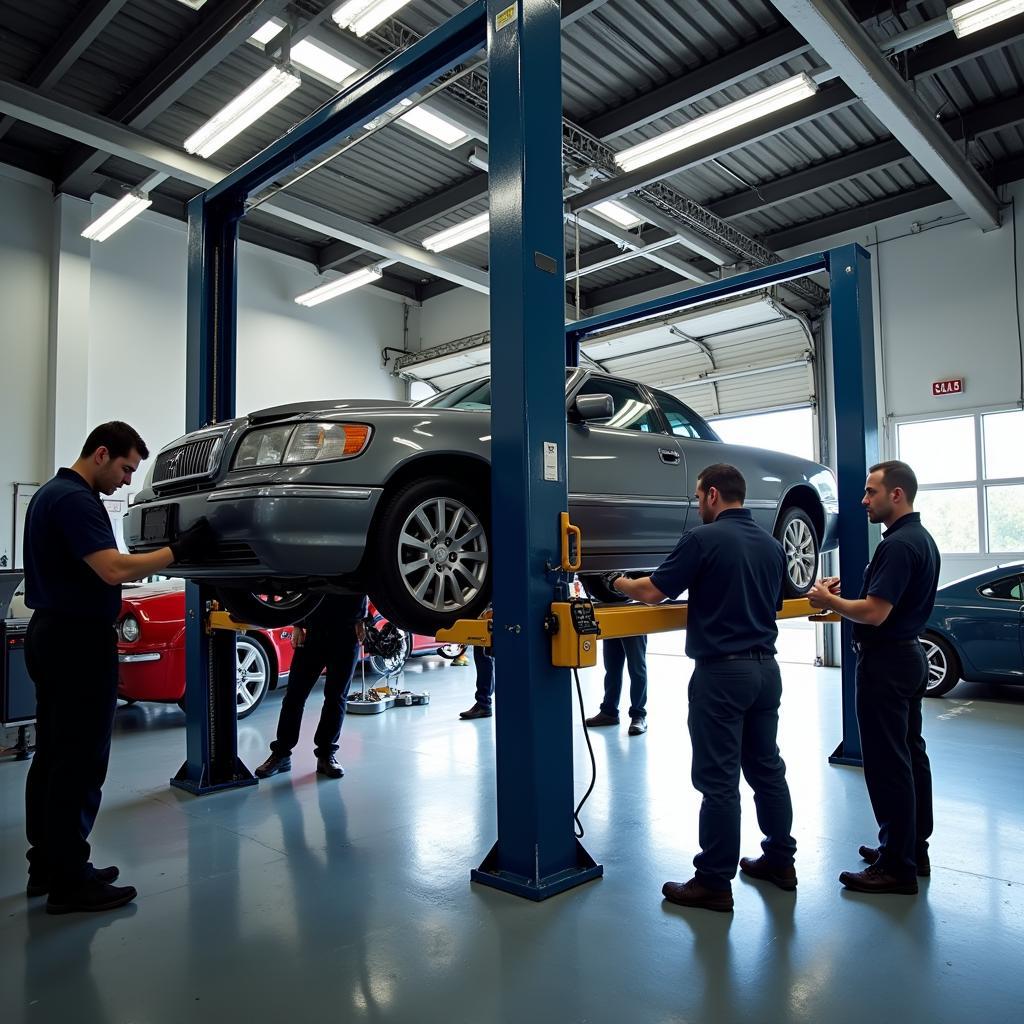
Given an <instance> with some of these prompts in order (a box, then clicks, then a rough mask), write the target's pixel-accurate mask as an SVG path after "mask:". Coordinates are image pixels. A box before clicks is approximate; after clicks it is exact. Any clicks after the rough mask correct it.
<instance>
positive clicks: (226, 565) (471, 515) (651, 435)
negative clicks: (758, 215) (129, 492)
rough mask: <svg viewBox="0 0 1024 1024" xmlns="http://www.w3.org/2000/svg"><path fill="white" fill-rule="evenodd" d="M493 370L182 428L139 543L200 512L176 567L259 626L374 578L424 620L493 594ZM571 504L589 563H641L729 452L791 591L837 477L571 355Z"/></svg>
mask: <svg viewBox="0 0 1024 1024" xmlns="http://www.w3.org/2000/svg"><path fill="white" fill-rule="evenodd" d="M490 398H491V387H490V380H489V379H488V378H484V379H480V380H475V381H471V382H469V383H466V384H461V385H458V386H457V387H454V388H451V389H449V390H448V391H444V392H442V393H440V394H438V395H434V396H433V397H431V398H428V399H426V400H424V401H421V402H416V403H409V402H396V401H383V400H351V401H349V400H340V401H310V402H301V403H296V404H293V405H286V406H280V407H277V408H272V409H264V410H261V411H259V412H254V413H251V414H250V415H248V416H242V417H239V418H237V419H233V420H230V421H227V422H224V423H218V424H215V425H212V426H209V427H206V428H203V429H202V430H198V431H195V432H193V433H191V434H187V435H185V436H184V437H182V438H179V439H178V440H177V441H174V442H173V443H172V444H170V445H168V446H167V447H166V448H164V449H163V450H162V451H161V452H160V453H159V454H158V455H157V457H156V459H155V460H154V462H153V465H152V468H151V470H150V473H149V476H148V478H147V480H146V483H145V486H144V489H143V490H142V491H141V492H140V493H139V494H138V495H137V497H136V499H135V503H134V504H133V506H132V508H131V509H130V510H129V512H128V515H127V516H126V519H125V530H124V533H125V539H126V541H127V543H128V545H129V547H130V549H131V550H132V551H145V550H147V549H151V548H154V547H158V546H160V545H162V544H164V543H166V542H167V541H168V540H169V539H173V537H174V536H176V534H177V532H178V531H180V530H182V529H185V528H187V527H188V526H190V525H191V524H192V523H194V522H195V521H196V520H197V519H199V518H200V517H201V516H206V517H207V518H208V519H209V520H210V522H211V523H212V524H213V527H214V529H215V531H216V533H217V536H218V539H219V541H218V547H217V552H216V554H215V556H214V558H213V559H212V560H210V561H206V562H204V563H203V564H202V565H188V564H184V565H179V566H177V567H176V569H175V572H176V573H177V574H178V575H181V576H183V577H185V578H186V579H192V580H196V581H203V582H206V583H209V584H211V585H212V586H214V587H216V588H217V590H218V593H219V596H220V599H221V600H222V602H223V603H224V605H225V606H226V607H227V608H228V609H229V610H230V611H232V612H234V613H235V614H236V615H237V616H239V617H240V618H243V619H245V620H246V621H249V622H252V623H253V624H255V625H262V626H268V627H272V626H277V625H283V624H287V623H290V622H294V621H295V620H296V619H297V618H299V617H300V616H301V615H303V614H305V613H306V612H307V611H308V610H309V608H310V606H311V605H312V604H313V603H315V602H316V601H317V600H318V599H319V598H318V596H317V595H318V594H319V593H324V592H329V591H353V592H359V593H369V595H370V597H371V599H372V600H373V602H374V604H375V605H376V606H377V608H379V609H380V611H381V613H382V614H383V615H385V616H386V617H387V618H389V619H391V620H392V621H394V622H396V623H398V624H399V625H401V626H403V627H404V628H406V629H410V630H412V631H414V632H418V633H427V634H431V633H434V632H436V631H437V630H438V629H440V628H442V627H444V626H447V625H449V624H451V623H452V622H453V621H454V620H455V619H457V618H471V617H475V616H476V615H478V614H479V613H480V612H481V611H482V610H483V608H484V607H485V605H486V604H487V601H488V600H489V595H490V589H491V562H492V560H491V551H492V550H493V545H494V544H495V543H500V540H501V538H500V537H494V536H493V535H492V534H491V529H490V521H491V517H490V508H489V506H490V499H491V488H490ZM566 419H567V423H568V428H567V429H568V466H569V481H568V483H569V512H570V515H571V518H572V521H573V522H574V523H575V524H576V525H578V526H579V527H580V528H581V529H582V531H583V566H582V569H581V576H582V577H583V579H584V582H585V583H586V584H587V585H588V587H589V588H590V590H591V592H592V593H594V595H595V596H596V597H598V598H601V597H607V598H610V595H607V594H603V593H602V591H601V584H600V574H601V573H603V572H605V571H608V570H612V569H618V570H621V571H627V572H645V571H649V570H650V569H652V568H654V567H655V566H657V565H658V563H659V562H660V561H661V560H662V559H663V558H664V557H665V556H666V555H667V554H668V553H669V552H670V551H671V550H672V548H673V547H674V545H675V543H676V541H677V540H678V539H679V536H680V534H681V533H682V531H683V530H684V529H686V528H688V527H692V526H695V525H697V523H698V519H697V514H696V499H695V498H694V497H693V492H694V487H695V484H696V480H697V475H698V473H699V472H700V471H701V469H703V468H704V467H705V466H708V465H710V464H712V463H716V462H729V463H732V464H733V465H735V466H737V467H738V468H739V469H740V470H741V472H742V473H743V475H744V477H746V480H747V501H746V505H747V507H748V508H749V509H750V510H751V512H752V513H753V515H754V518H755V519H756V520H757V522H759V523H760V524H761V525H762V526H763V527H764V528H765V529H766V530H768V531H769V532H770V533H773V534H774V535H775V536H776V537H777V538H778V539H779V540H780V541H781V542H782V544H783V545H784V547H785V550H786V561H787V568H788V573H787V590H788V593H789V595H790V596H799V595H801V594H803V593H804V592H806V590H807V589H808V588H809V587H810V585H811V583H812V581H813V580H814V578H815V575H816V573H817V566H818V556H819V553H820V552H822V551H827V550H829V549H831V548H834V547H835V545H836V524H837V514H838V502H837V494H836V482H835V478H834V476H833V475H832V473H831V472H830V471H829V470H828V469H827V468H826V467H824V466H821V465H818V464H817V463H815V462H809V461H807V460H805V459H800V458H796V457H794V456H791V455H784V454H781V453H778V452H770V451H765V450H762V449H759V448H750V447H745V446H742V445H733V444H726V443H725V442H723V441H722V440H721V439H720V438H719V437H718V435H717V434H716V433H715V432H714V430H713V429H712V428H711V427H710V426H709V425H708V423H706V422H705V421H704V420H703V419H702V418H701V417H700V416H698V415H697V414H696V413H695V412H694V411H693V410H692V409H690V408H689V407H688V406H686V405H684V404H683V403H682V402H680V401H679V400H678V399H676V398H674V397H673V396H672V395H669V394H667V393H665V392H663V391H658V390H656V389H653V388H649V387H646V386H645V385H643V384H639V383H637V382H635V381H631V380H627V379H625V378H622V377H615V376H610V375H607V374H604V373H599V372H595V371H591V370H588V369H578V370H567V371H566Z"/></svg>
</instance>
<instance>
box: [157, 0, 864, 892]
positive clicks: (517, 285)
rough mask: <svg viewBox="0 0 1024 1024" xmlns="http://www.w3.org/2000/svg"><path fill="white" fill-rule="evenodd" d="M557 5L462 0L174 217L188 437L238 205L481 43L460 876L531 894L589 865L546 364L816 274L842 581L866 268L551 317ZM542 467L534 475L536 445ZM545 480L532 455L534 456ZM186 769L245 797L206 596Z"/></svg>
mask: <svg viewBox="0 0 1024 1024" xmlns="http://www.w3.org/2000/svg"><path fill="white" fill-rule="evenodd" d="M560 15H561V12H560V4H559V3H558V0H519V2H518V3H509V2H508V0H477V2H476V3H473V4H471V5H470V6H469V7H467V8H466V9H465V10H464V11H462V12H461V13H460V14H458V15H457V16H456V17H454V18H452V19H451V20H450V21H449V22H447V23H446V24H445V25H443V26H441V27H439V28H438V29H436V30H435V31H434V32H432V33H431V34H430V35H429V36H427V37H425V38H424V39H422V40H421V41H419V42H418V43H416V44H414V45H413V46H411V47H409V48H408V49H406V50H404V51H402V52H401V53H399V54H396V55H395V56H393V57H391V58H390V59H388V60H386V61H384V62H382V63H381V64H380V65H378V66H377V67H376V68H375V69H373V70H372V71H370V72H368V73H367V74H366V75H365V76H364V77H363V78H362V79H361V80H360V81H358V82H357V83H355V84H354V85H352V86H350V87H349V88H347V89H345V90H344V91H343V92H341V93H339V94H338V95H337V96H336V97H335V98H334V99H333V100H331V101H330V102H329V103H327V104H325V105H324V106H323V107H322V108H321V109H320V110H318V111H316V112H315V113H314V114H312V115H311V116H310V117H308V118H307V119H306V120H305V121H303V122H302V123H301V124H299V125H298V126H296V127H295V128H294V129H292V130H291V131H290V132H289V133H288V134H287V135H285V136H284V137H283V138H281V139H280V140H278V141H277V142H276V143H274V144H273V145H272V146H270V147H268V148H267V149H266V150H264V151H263V152H262V153H260V154H259V155H258V156H256V157H254V158H253V159H252V160H250V161H249V162H248V163H246V164H244V165H243V166H242V167H240V168H238V169H237V170H236V171H235V172H233V173H232V174H230V175H229V176H228V177H226V178H225V179H224V180H223V181H222V182H220V183H219V184H218V185H216V186H214V187H213V188H211V189H210V190H209V191H207V192H205V193H203V194H202V195H200V196H197V197H196V198H195V199H194V200H192V202H191V203H190V204H189V208H188V214H189V232H188V251H189V276H188V282H189V283H188V358H187V376H188V383H187V409H186V421H187V422H186V426H187V429H188V430H195V429H197V428H198V427H200V426H202V425H203V424H206V423H209V422H215V421H219V420H224V419H227V418H230V417H231V416H233V415H234V414H235V353H236V330H237V319H236V306H237V265H236V258H237V239H238V222H239V220H240V219H241V217H242V216H243V214H244V210H245V202H246V199H247V197H248V196H250V195H251V194H252V193H254V192H256V191H258V190H259V189H261V188H262V187H264V186H265V185H267V184H268V183H269V182H271V181H273V180H274V179H275V178H276V177H277V176H279V175H280V174H282V173H284V172H286V171H287V170H288V169H290V168H292V167H294V166H296V165H297V164H300V163H303V162H304V161H306V160H308V159H310V158H312V157H314V156H315V155H317V154H318V153H321V152H322V151H323V150H324V149H325V148H326V147H328V146H329V145H331V144H332V143H335V142H337V141H339V140H342V139H344V138H345V137H346V136H348V135H351V134H352V133H353V132H355V131H358V130H359V129H360V128H361V127H362V126H363V125H365V124H366V123H367V122H369V121H371V120H373V119H374V118H375V117H377V116H379V115H380V114H382V113H384V112H385V111H387V110H389V109H390V108H392V107H393V106H395V104H397V103H398V102H399V101H400V100H401V99H402V98H403V97H405V96H406V95H408V94H410V93H413V92H416V91H417V90H419V89H421V88H422V87H424V86H425V85H427V84H428V83H429V82H431V81H432V80H433V79H435V78H436V77H437V76H438V75H440V74H442V73H444V72H445V71H447V70H449V69H450V68H453V67H455V66H457V65H458V64H460V63H461V62H463V61H464V60H466V59H468V58H469V57H471V56H472V55H473V54H475V53H476V52H477V51H479V50H480V49H481V47H483V46H484V45H485V44H486V46H487V50H488V67H489V126H490V127H489V138H490V152H489V162H490V229H491V234H490V281H491V289H490V298H491V365H492V375H493V379H494V387H493V389H492V411H491V460H492V465H493V472H492V474H491V480H492V485H491V486H492V505H491V508H492V510H493V511H492V536H493V537H494V538H496V539H498V538H500V543H495V544H494V545H493V551H494V569H493V571H494V619H493V622H494V627H493V630H494V631H493V649H494V652H495V656H496V658H497V659H498V661H499V662H500V664H501V666H502V668H501V677H502V679H503V680H505V682H504V684H503V687H502V695H501V696H502V700H501V714H500V715H498V716H497V717H496V719H495V729H496V758H497V796H496V803H497V817H498V838H497V842H496V843H495V845H494V847H493V848H492V850H491V851H490V853H489V854H488V855H487V857H486V858H485V860H484V862H483V863H482V864H481V866H480V868H479V869H477V870H475V871H473V872H472V877H473V879H474V880H475V881H478V882H481V883H484V884H487V885H491V886H494V887H496V888H499V889H503V890H505V891H507V892H511V893H515V894H517V895H520V896H525V897H527V898H530V899H533V900H541V899H545V898H546V897H548V896H551V895H554V894H556V893H558V892H562V891H564V890H565V889H568V888H571V887H572V886H575V885H578V884H580V883H582V882H585V881H588V880H589V879H591V878H596V877H598V876H600V875H601V873H602V868H601V866H600V865H598V864H596V863H595V862H594V860H593V859H592V858H591V857H590V855H589V854H588V853H587V852H586V850H584V849H583V847H582V846H581V844H580V843H579V841H578V839H577V838H576V835H575V832H574V828H573V807H574V800H573V771H572V728H573V723H572V687H571V682H570V675H569V671H568V670H567V669H566V668H559V667H555V666H554V665H553V664H552V658H551V645H550V638H549V636H548V635H547V634H546V632H545V629H544V623H545V621H546V618H547V616H548V614H549V611H550V608H551V602H552V599H553V597H555V596H562V597H564V596H565V594H566V589H565V588H566V582H567V580H566V574H565V572H564V571H563V570H562V568H561V553H560V543H561V538H560V530H559V513H561V512H564V511H565V510H566V509H567V508H568V493H567V479H566V476H567V470H566V466H567V460H566V420H565V412H564V407H565V401H564V384H565V374H564V367H565V363H566V361H567V360H568V362H569V363H570V364H575V362H576V359H577V356H578V346H579V342H580V341H581V339H583V338H585V337H587V336H588V335H589V334H591V333H594V332H596V331H598V330H601V329H603V328H607V327H609V326H610V325H612V324H619V323H626V322H630V321H633V320H638V319H643V318H645V317H647V316H652V315H655V314H657V313H662V312H667V311H668V310H670V309H678V308H683V307H686V306H690V305H695V304H697V303H700V302H706V301H710V300H712V299H716V298H721V297H722V296H725V295H732V294H738V293H740V292H743V291H750V290H753V289H756V288H762V287H765V286H767V285H770V284H776V283H779V282H780V281H785V280H790V279H793V278H796V277H800V276H804V275H807V274H812V273H817V272H821V271H824V272H827V273H828V274H829V276H830V280H831V284H832V338H833V347H834V352H835V355H834V361H833V367H834V369H833V372H834V377H835V380H836V383H837V387H836V388H835V396H836V415H837V423H838V444H837V450H838V455H839V467H838V468H839V474H838V475H839V497H840V502H841V505H842V507H843V508H844V509H845V510H846V515H845V516H843V517H841V518H840V545H841V555H840V558H841V562H840V566H841V572H842V574H843V576H844V577H846V578H858V577H859V574H860V572H861V570H862V568H863V566H864V564H865V562H866V561H867V557H868V530H867V525H866V523H865V521H864V519H863V517H862V516H861V517H858V515H857V512H856V502H857V500H858V499H859V496H860V493H861V490H862V487H863V482H864V477H865V472H866V468H867V465H868V464H869V462H870V461H871V460H872V459H873V458H874V455H875V451H876V447H877V413H876V409H875V397H874V344H873V339H872V324H871V301H870V276H869V274H868V272H867V270H868V256H867V253H866V252H864V250H862V249H859V248H857V247H853V246H850V247H847V248H844V249H838V250H834V251H832V252H829V253H823V254H818V255H815V256H810V257H804V258H802V259H799V260H792V261H789V262H787V263H781V264H777V265H774V266H772V267H768V268H766V269H763V270H755V271H751V272H750V273H747V274H742V275H739V276H737V277H732V278H729V279H727V280H724V281H722V282H720V283H715V284H709V285H703V286H701V287H698V288H693V289H690V290H688V291H686V292H683V293H680V294H679V295H676V296H673V297H670V298H668V299H662V300H657V301H656V302H649V303H645V304H643V305H640V306H636V307H633V308H631V309H629V310H623V311H621V312H616V313H613V314H608V315H606V316H602V317H595V318H593V319H590V320H585V321H581V322H578V323H574V324H570V325H569V326H568V327H566V325H565V323H564V309H565V282H564V271H565V267H564V254H563V227H562V224H563V220H562V119H561V102H560V97H561V16H560ZM551 444H554V445H556V446H557V452H558V459H557V467H558V468H557V471H556V472H551V470H550V468H549V469H548V471H547V473H545V468H544V467H545V459H544V451H545V446H549V445H551ZM548 465H549V467H550V461H549V462H548ZM186 608H187V637H186V648H187V700H186V719H187V735H186V743H187V758H186V761H185V764H184V765H183V766H182V769H181V771H180V772H179V774H178V776H177V778H176V779H175V780H174V784H175V785H178V786H180V787H182V788H185V789H187V790H189V791H190V792H193V793H205V792H210V791H213V790H217V789H223V788H229V787H233V786H238V785H246V784H251V783H252V782H254V781H255V780H254V779H253V778H252V776H251V774H250V773H249V771H248V770H247V769H246V768H245V767H244V765H242V764H241V763H240V761H239V760H238V757H237V747H236V728H235V710H234V702H235V685H234V665H233V662H232V660H231V654H232V649H233V645H234V636H233V634H231V633H226V632H221V631H218V630H213V631H209V630H207V628H206V623H207V622H208V621H209V616H208V612H209V595H208V593H207V592H206V591H205V588H203V587H201V586H199V585H194V584H189V586H188V595H187V605H186ZM849 660H850V659H846V660H845V661H844V668H843V691H844V705H843V708H844V715H843V741H842V743H841V744H840V747H839V749H838V750H837V752H836V758H837V759H839V760H844V761H849V762H852V763H855V762H857V761H858V760H859V753H860V750H859V740H858V736H857V731H856V717H855V707H854V703H853V679H852V675H851V672H852V666H850V667H849V668H848V666H847V664H846V662H847V661H849Z"/></svg>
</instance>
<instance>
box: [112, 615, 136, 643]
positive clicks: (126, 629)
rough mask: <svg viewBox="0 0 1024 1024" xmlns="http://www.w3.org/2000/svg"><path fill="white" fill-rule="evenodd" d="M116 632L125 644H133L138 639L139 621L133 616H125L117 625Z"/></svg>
mask: <svg viewBox="0 0 1024 1024" xmlns="http://www.w3.org/2000/svg"><path fill="white" fill-rule="evenodd" d="M117 631H118V632H119V633H120V634H121V639H122V640H123V641H124V642H125V643H126V644H133V643H135V641H136V640H138V639H139V620H138V619H137V618H135V616H134V615H126V616H125V617H124V618H123V619H122V620H121V621H120V622H119V623H118V626H117Z"/></svg>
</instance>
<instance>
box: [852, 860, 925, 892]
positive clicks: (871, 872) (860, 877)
mask: <svg viewBox="0 0 1024 1024" xmlns="http://www.w3.org/2000/svg"><path fill="white" fill-rule="evenodd" d="M839 881H840V882H842V883H843V885H845V886H846V888H847V889H852V890H853V891H854V892H869V893H873V894H877V895H880V896H881V895H898V896H916V895H917V879H916V878H908V879H905V880H904V879H901V878H897V877H896V876H895V875H890V874H889V872H888V871H886V870H885V869H884V868H880V867H879V866H878V865H877V864H871V865H870V866H869V867H866V868H865V869H864V870H863V871H844V872H843V873H842V874H841V875H840V876H839Z"/></svg>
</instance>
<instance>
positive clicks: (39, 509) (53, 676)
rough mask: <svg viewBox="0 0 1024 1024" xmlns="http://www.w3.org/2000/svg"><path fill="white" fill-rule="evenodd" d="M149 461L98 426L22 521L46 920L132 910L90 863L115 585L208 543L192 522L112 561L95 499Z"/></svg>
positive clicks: (108, 700) (33, 800) (36, 832)
mask: <svg viewBox="0 0 1024 1024" xmlns="http://www.w3.org/2000/svg"><path fill="white" fill-rule="evenodd" d="M148 456H149V449H148V448H147V447H146V443H145V442H144V441H143V440H142V438H141V437H140V436H139V435H138V433H137V432H136V431H135V430H133V429H132V428H131V427H130V426H128V424H127V423H121V422H119V421H116V420H115V421H112V422H110V423H103V424H101V425H100V426H98V427H97V428H96V429H95V430H93V432H92V433H91V434H90V435H89V436H88V438H87V439H86V441H85V444H84V445H83V447H82V453H81V455H80V456H79V458H78V459H77V461H76V462H75V463H74V465H73V466H71V468H70V469H59V470H57V475H56V476H55V477H53V479H52V480H49V481H48V482H47V483H45V484H43V486H42V487H40V488H39V490H38V491H37V492H36V494H35V495H34V496H33V498H32V501H31V503H30V504H29V507H28V513H27V515H26V518H25V603H26V604H27V605H28V606H29V607H30V608H32V609H33V615H32V619H31V621H30V622H29V626H28V634H27V636H26V637H25V662H26V665H27V667H28V672H29V675H30V676H31V677H32V681H33V683H35V687H36V753H35V757H34V758H33V759H32V764H31V766H30V767H29V770H28V779H27V781H26V784H25V828H26V832H27V833H28V844H29V850H28V855H27V856H28V863H29V868H28V895H29V896H42V895H45V894H47V893H49V898H48V900H47V903H46V910H47V913H50V914H68V913H72V912H74V911H90V910H93V911H95V910H112V909H114V908H115V907H121V906H124V904H126V903H129V902H131V900H133V899H135V896H136V891H135V888H134V887H133V886H131V885H120V886H117V885H113V884H112V883H113V882H115V881H116V880H117V878H118V875H119V874H120V872H119V871H118V869H117V868H116V867H113V866H111V867H106V868H95V867H93V866H92V864H91V863H90V862H89V833H90V832H91V831H92V827H93V825H94V824H95V822H96V815H97V812H98V811H99V807H100V799H101V797H102V788H103V781H104V779H105V778H106V775H107V762H108V761H109V759H110V740H111V735H112V733H113V730H114V712H115V710H116V708H117V634H116V633H115V631H114V622H115V621H116V619H117V616H118V613H119V612H120V610H121V584H122V583H128V582H130V581H131V580H139V579H143V578H144V577H146V576H151V575H152V574H153V573H158V572H160V571H161V570H163V569H166V568H167V567H168V566H169V565H171V564H172V563H174V562H181V561H185V560H188V561H192V562H197V561H202V560H203V558H204V556H205V555H206V554H208V553H209V552H210V551H211V549H212V547H213V543H214V537H213V531H212V530H211V528H210V525H209V523H208V522H207V521H206V520H205V519H200V520H199V521H198V522H197V523H196V524H195V525H194V526H192V527H190V528H189V529H188V530H185V531H184V532H183V533H182V534H181V535H180V536H179V537H178V539H177V540H176V541H175V542H174V543H173V544H171V545H169V546H167V547H162V548H158V549H157V550H156V551H148V552H145V553H143V554H137V555H129V554H123V553H122V552H120V551H119V550H118V548H117V542H116V541H115V540H114V531H113V529H112V527H111V525H110V518H109V516H108V515H107V510H106V509H105V508H104V507H103V502H102V500H101V499H100V495H101V494H113V493H114V491H116V490H117V489H118V488H119V487H123V486H124V485H125V484H128V483H131V481H132V478H133V476H134V474H135V472H136V470H137V469H138V468H139V463H141V462H142V460H143V459H145V458H148ZM68 651H74V652H75V658H74V660H73V662H72V661H69V659H68V657H67V652H68Z"/></svg>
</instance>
